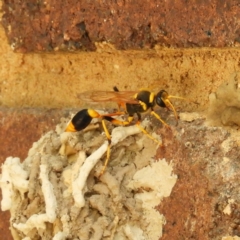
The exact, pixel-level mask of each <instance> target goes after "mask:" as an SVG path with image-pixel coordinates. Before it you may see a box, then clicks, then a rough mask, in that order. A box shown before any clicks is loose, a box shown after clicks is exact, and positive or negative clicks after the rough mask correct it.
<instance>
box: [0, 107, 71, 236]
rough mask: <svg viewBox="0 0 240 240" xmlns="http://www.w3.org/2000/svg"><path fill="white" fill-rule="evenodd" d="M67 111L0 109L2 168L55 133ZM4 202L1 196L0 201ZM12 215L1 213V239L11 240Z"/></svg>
mask: <svg viewBox="0 0 240 240" xmlns="http://www.w3.org/2000/svg"><path fill="white" fill-rule="evenodd" d="M67 114H68V113H67V111H64V110H57V109H56V110H53V109H52V110H43V109H9V108H3V107H0V119H1V121H0V132H1V134H0V143H1V146H0V164H2V163H3V162H4V161H5V159H6V158H7V157H9V156H13V157H20V158H21V160H24V159H25V158H26V157H27V153H28V150H29V149H30V148H31V146H32V144H33V143H34V142H35V141H37V140H38V139H39V138H40V137H41V135H42V134H44V133H46V132H48V131H50V130H52V129H55V126H56V124H57V123H59V121H60V118H61V117H62V116H64V115H67ZM1 198H2V196H1V192H0V199H1ZM9 219H10V214H9V212H8V211H7V212H1V211H0V239H4V240H11V239H12V237H11V234H10V231H9V230H8V228H9Z"/></svg>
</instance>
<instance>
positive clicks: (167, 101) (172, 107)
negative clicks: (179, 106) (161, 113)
mask: <svg viewBox="0 0 240 240" xmlns="http://www.w3.org/2000/svg"><path fill="white" fill-rule="evenodd" d="M173 97H174V96H173ZM169 98H170V97H169V96H168V98H167V99H162V101H163V102H164V103H165V105H166V106H170V108H171V109H172V110H173V113H174V116H175V118H176V119H177V120H178V115H177V112H176V110H175V107H174V106H173V105H172V103H171V102H170V100H169Z"/></svg>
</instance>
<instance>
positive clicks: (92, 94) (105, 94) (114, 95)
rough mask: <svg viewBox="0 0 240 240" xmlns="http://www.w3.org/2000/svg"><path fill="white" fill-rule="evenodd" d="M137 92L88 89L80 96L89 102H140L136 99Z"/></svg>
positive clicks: (79, 95)
mask: <svg viewBox="0 0 240 240" xmlns="http://www.w3.org/2000/svg"><path fill="white" fill-rule="evenodd" d="M136 93H137V92H135V91H121V92H114V91H87V92H83V93H80V94H78V98H80V99H81V100H82V101H84V102H87V103H96V102H117V103H130V104H138V101H137V100H136V99H134V95H135V94H136Z"/></svg>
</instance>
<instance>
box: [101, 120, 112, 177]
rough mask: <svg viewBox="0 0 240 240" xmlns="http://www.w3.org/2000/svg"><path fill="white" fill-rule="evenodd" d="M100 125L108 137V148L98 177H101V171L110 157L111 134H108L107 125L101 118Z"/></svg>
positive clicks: (102, 171)
mask: <svg viewBox="0 0 240 240" xmlns="http://www.w3.org/2000/svg"><path fill="white" fill-rule="evenodd" d="M102 126H103V129H104V132H105V134H106V136H107V139H108V148H107V158H106V160H105V162H104V166H103V167H102V170H101V172H100V175H99V177H101V176H102V175H103V173H104V171H105V169H106V167H107V165H108V161H109V159H110V154H111V135H110V133H109V131H108V129H107V127H106V123H105V121H104V120H103V119H102Z"/></svg>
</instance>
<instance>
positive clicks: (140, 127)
mask: <svg viewBox="0 0 240 240" xmlns="http://www.w3.org/2000/svg"><path fill="white" fill-rule="evenodd" d="M136 125H137V126H138V128H139V129H140V130H141V131H142V132H143V133H144V134H146V135H147V136H148V137H149V138H150V139H152V140H153V141H155V142H156V143H158V144H160V145H162V143H161V142H159V141H158V140H157V139H156V138H154V137H153V136H151V135H150V134H149V133H148V132H147V131H146V130H145V129H144V128H143V127H142V126H141V125H140V122H137V124H136Z"/></svg>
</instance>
